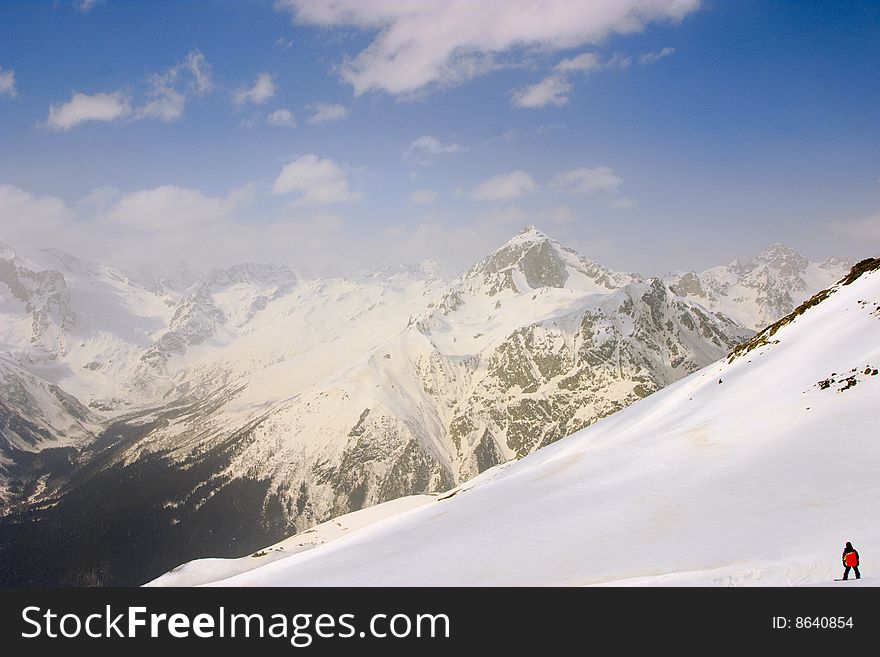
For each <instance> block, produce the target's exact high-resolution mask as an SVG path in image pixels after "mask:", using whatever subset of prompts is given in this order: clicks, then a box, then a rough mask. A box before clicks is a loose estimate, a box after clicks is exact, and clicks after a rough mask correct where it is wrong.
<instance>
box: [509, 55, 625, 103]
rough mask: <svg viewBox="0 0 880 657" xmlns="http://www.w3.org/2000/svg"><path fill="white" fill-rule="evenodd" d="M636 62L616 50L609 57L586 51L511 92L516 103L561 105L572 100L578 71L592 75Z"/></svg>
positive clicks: (619, 68) (562, 61)
mask: <svg viewBox="0 0 880 657" xmlns="http://www.w3.org/2000/svg"><path fill="white" fill-rule="evenodd" d="M631 63H632V59H631V58H630V57H627V56H625V55H621V54H619V53H615V54H614V55H612V56H611V57H609V58H608V59H606V60H605V61H602V59H601V58H600V57H599V55H597V54H596V53H594V52H585V53H581V54H580V55H577V56H575V57H571V58H569V59H563V60H561V61H560V62H558V63H557V64H556V65H555V66H554V67H553V71H552V72H551V73H550V75H548V76H547V77H545V78H544V79H543V80H541V81H539V82H536V83H535V84H530V85H525V86H522V87H518V88H516V89H512V90H511V91H510V92H509V93H510V96H511V99H512V101H513V104H514V105H516V106H517V107H525V108H539V107H547V106H548V105H555V106H556V107H561V106H562V105H565V104H566V103H567V102H568V96H569V94H570V93H571V90H572V89H573V88H574V85H573V83H572V80H573V79H574V77H575V76H577V75H589V74H591V73H593V72H595V71H599V70H613V69H617V70H623V69H625V68H627V67H628V66H629V65H630V64H631Z"/></svg>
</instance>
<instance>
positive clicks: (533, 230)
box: [507, 224, 550, 244]
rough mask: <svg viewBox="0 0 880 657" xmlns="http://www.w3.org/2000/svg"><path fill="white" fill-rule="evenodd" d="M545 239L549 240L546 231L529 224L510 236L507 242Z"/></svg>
mask: <svg viewBox="0 0 880 657" xmlns="http://www.w3.org/2000/svg"><path fill="white" fill-rule="evenodd" d="M546 240H550V237H549V236H548V235H547V234H546V233H544V232H543V231H542V230H541V229H540V228H538V227H537V226H535V225H534V224H529V225H528V226H526V227H525V228H523V229H522V230H520V231H519V232H518V233H517V234H516V235H514V236H513V237H512V238H510V239H509V240H508V241H507V243H508V244H510V243H511V242H515V243H522V242H543V241H546Z"/></svg>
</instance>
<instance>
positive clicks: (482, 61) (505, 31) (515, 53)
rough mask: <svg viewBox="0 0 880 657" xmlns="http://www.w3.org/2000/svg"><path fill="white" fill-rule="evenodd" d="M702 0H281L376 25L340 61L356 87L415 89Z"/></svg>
mask: <svg viewBox="0 0 880 657" xmlns="http://www.w3.org/2000/svg"><path fill="white" fill-rule="evenodd" d="M699 4H700V2H699V0H602V1H597V2H582V1H574V0H543V1H542V2H534V0H505V2H493V3H488V4H487V3H482V2H473V1H472V0H421V1H420V2H417V3H412V2H400V1H399V0H371V1H370V2H364V1H363V0H335V1H334V2H313V1H312V0H277V2H276V6H277V7H279V8H280V9H282V10H287V11H289V12H290V13H291V14H292V15H293V18H294V20H295V21H296V22H298V23H303V24H308V25H319V26H322V27H346V26H352V27H355V28H358V29H362V30H366V31H370V32H374V33H375V37H374V39H373V40H372V42H371V43H370V44H369V45H368V46H367V47H366V48H364V49H363V50H362V51H361V52H360V53H358V54H357V55H356V56H354V57H353V58H351V59H349V60H346V61H345V62H343V63H342V64H341V65H340V66H339V71H340V75H341V76H342V79H343V80H345V81H346V82H347V83H349V84H350V85H351V86H352V87H353V88H354V92H355V94H356V95H360V94H363V93H365V92H368V91H384V92H388V93H390V94H394V95H401V96H406V95H412V94H413V93H414V92H419V91H423V90H426V89H428V90H429V89H432V88H438V87H448V86H451V85H453V84H458V83H460V82H463V81H465V80H468V79H471V78H474V77H477V76H479V75H483V74H485V73H486V72H488V71H490V70H493V69H494V68H496V65H495V63H494V60H495V58H496V57H497V56H499V55H504V56H506V57H507V58H509V59H513V60H515V59H516V58H518V57H519V58H523V57H526V56H528V55H527V54H526V53H527V52H528V51H529V49H532V48H535V47H537V48H541V49H542V50H544V51H551V52H552V51H558V50H563V49H571V48H576V47H579V46H582V45H585V44H591V43H598V42H600V41H602V40H603V39H604V38H606V37H607V36H609V35H610V34H615V33H616V34H629V33H633V32H638V31H640V30H642V29H644V28H645V26H646V25H648V24H649V23H651V22H654V21H659V20H679V19H681V18H683V17H684V16H686V15H687V14H689V13H690V12H692V11H694V10H695V9H696V8H697V7H698V6H699Z"/></svg>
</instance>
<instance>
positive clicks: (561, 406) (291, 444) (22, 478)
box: [0, 226, 851, 584]
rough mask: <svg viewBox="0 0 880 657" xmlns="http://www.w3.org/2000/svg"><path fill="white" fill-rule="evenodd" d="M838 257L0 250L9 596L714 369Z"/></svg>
mask: <svg viewBox="0 0 880 657" xmlns="http://www.w3.org/2000/svg"><path fill="white" fill-rule="evenodd" d="M850 265H851V263H848V262H845V261H843V260H840V259H835V258H832V259H829V260H826V261H825V262H822V263H810V262H808V261H807V260H806V259H805V258H803V257H802V256H800V255H799V254H797V253H796V252H794V251H792V250H790V249H786V248H785V247H783V246H781V245H773V246H771V247H770V248H768V249H767V250H765V251H764V252H763V253H761V254H760V255H759V256H758V257H757V258H755V260H753V261H752V262H749V263H745V264H742V263H738V262H734V263H732V264H731V265H727V266H723V267H716V268H713V269H710V270H708V271H706V272H701V273H694V272H690V273H675V274H672V275H669V276H667V277H663V278H649V279H643V278H641V277H640V276H638V275H636V274H631V273H623V272H616V271H612V270H609V269H607V268H604V267H602V266H601V265H599V264H597V263H594V262H592V261H591V260H589V259H587V258H586V257H584V256H582V255H580V254H578V253H576V252H574V251H572V250H571V249H568V248H566V247H564V246H562V245H560V244H559V243H557V242H555V241H554V240H552V239H551V238H549V237H547V236H546V235H544V234H543V233H541V232H540V231H539V230H538V229H536V228H534V227H531V226H530V227H528V228H526V229H525V230H523V231H521V232H520V233H518V234H517V235H515V236H514V237H513V238H511V239H510V240H509V241H508V242H507V243H505V244H504V245H502V246H501V247H500V248H499V249H497V250H496V251H495V252H494V253H492V254H490V255H489V256H488V257H487V258H485V259H484V260H482V261H481V262H479V263H477V264H475V265H474V266H473V267H472V268H470V269H469V270H467V271H466V272H464V273H463V274H462V275H460V276H459V277H457V278H456V279H455V280H453V281H451V282H446V281H444V280H442V278H441V277H440V275H439V274H438V268H437V266H436V263H432V262H426V263H424V264H423V265H420V266H416V267H392V268H388V269H386V270H384V271H381V272H377V273H374V274H370V275H363V276H359V277H356V278H352V279H341V278H337V279H303V278H301V277H299V276H297V274H295V273H294V272H293V271H291V270H289V269H287V268H285V267H281V266H275V265H266V264H253V263H250V264H242V265H237V266H234V267H230V268H228V269H220V270H215V271H212V272H210V273H208V274H204V275H201V274H199V273H196V272H192V271H190V270H188V269H187V268H186V267H185V266H181V267H178V268H177V269H175V270H174V271H171V272H167V273H163V272H157V271H152V270H141V271H138V272H133V273H124V272H122V271H119V270H117V269H114V268H110V267H106V266H102V265H97V264H93V263H87V262H83V261H80V260H78V259H76V258H74V257H72V256H70V255H68V254H66V253H63V252H61V251H58V250H46V251H37V252H35V253H27V254H22V255H19V254H18V252H16V251H15V250H14V249H13V247H11V246H8V245H3V246H2V248H0V325H2V327H3V330H2V333H0V351H2V355H0V386H2V392H3V394H2V396H0V423H2V424H0V431H2V434H0V504H2V509H3V513H4V514H5V517H4V518H3V519H2V520H0V523H2V524H0V535H2V536H3V543H2V545H0V561H2V566H3V568H2V569H0V571H2V572H3V573H4V577H5V581H6V582H7V583H98V584H106V583H131V584H139V583H142V582H143V581H146V580H148V579H150V578H152V577H155V576H156V575H158V574H160V573H161V572H163V571H165V570H168V569H169V568H170V567H172V566H174V565H177V564H178V563H181V562H183V561H187V560H189V559H192V558H196V557H200V556H208V555H215V556H238V555H240V554H244V553H246V552H248V551H250V550H254V549H256V548H258V547H262V546H264V545H266V544H269V543H271V542H273V541H275V540H279V539H280V538H282V537H284V536H287V535H288V534H291V533H293V532H294V531H303V530H305V529H307V528H309V527H311V526H313V525H315V524H316V523H319V522H322V521H324V520H327V519H328V518H331V517H334V516H338V515H340V514H345V513H348V512H350V511H354V510H357V509H361V508H363V507H365V506H370V505H373V504H377V503H381V502H384V501H387V500H392V499H396V498H399V497H402V496H407V495H412V494H417V493H428V492H437V491H442V490H445V489H448V488H451V487H453V486H455V485H457V484H461V483H462V482H465V481H467V480H469V479H470V478H472V477H474V476H475V475H477V474H478V473H480V472H483V471H486V470H487V469H490V468H492V467H494V466H496V465H498V464H501V463H504V462H506V461H509V460H510V459H515V458H519V457H523V456H525V455H528V454H530V453H531V452H533V451H535V450H537V449H538V448H540V447H543V446H546V445H548V444H550V443H552V442H554V441H556V440H558V439H560V438H562V437H563V436H566V435H568V434H571V433H573V432H575V431H578V430H580V429H582V428H583V427H585V426H587V425H590V424H592V423H594V422H595V421H596V420H598V419H600V418H603V417H606V416H608V415H610V414H612V413H614V412H616V411H618V410H620V409H622V408H624V407H626V406H628V405H630V404H631V403H633V402H634V401H637V400H639V399H641V398H644V397H646V396H648V395H651V394H652V393H654V392H656V391H657V390H660V389H661V388H664V387H665V386H668V385H669V384H671V383H674V382H675V381H678V380H679V379H681V378H683V377H686V376H687V375H690V374H692V373H693V372H696V371H697V370H699V369H700V368H702V367H705V366H706V365H708V364H710V363H712V362H714V361H716V360H717V359H719V358H721V357H722V356H724V355H725V354H727V353H728V352H730V350H731V349H732V348H733V347H734V346H735V345H737V344H739V343H740V342H742V341H743V340H745V339H747V338H749V337H751V336H752V335H753V334H754V331H755V330H756V329H759V328H762V327H763V326H764V325H766V324H767V323H769V321H772V320H774V319H776V318H778V317H780V316H782V315H783V314H785V313H787V312H789V311H791V310H792V309H793V308H794V307H795V306H796V305H797V304H798V303H800V302H801V301H803V300H804V299H806V298H807V297H809V296H810V295H811V294H813V293H815V292H816V291H818V290H820V289H823V288H826V287H828V286H829V285H831V284H832V283H834V282H835V281H837V280H839V279H840V278H841V277H842V276H843V275H844V274H845V273H846V272H847V271H848V270H849V267H850Z"/></svg>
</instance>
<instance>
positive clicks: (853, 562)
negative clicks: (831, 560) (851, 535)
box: [841, 541, 862, 580]
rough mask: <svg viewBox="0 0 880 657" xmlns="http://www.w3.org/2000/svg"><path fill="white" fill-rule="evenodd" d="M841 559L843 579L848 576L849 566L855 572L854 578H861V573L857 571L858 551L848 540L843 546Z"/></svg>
mask: <svg viewBox="0 0 880 657" xmlns="http://www.w3.org/2000/svg"><path fill="white" fill-rule="evenodd" d="M841 560H842V561H843V579H844V580H846V579H847V578H848V577H849V569H850V568H852V569H853V570H854V571H855V572H856V579H861V578H862V576H861V574H860V573H859V553H858V551H857V550H856V549H855V548H854V547H853V546H852V543H850V542H849V541H847V542H846V547H845V548H843V556H842V557H841Z"/></svg>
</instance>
